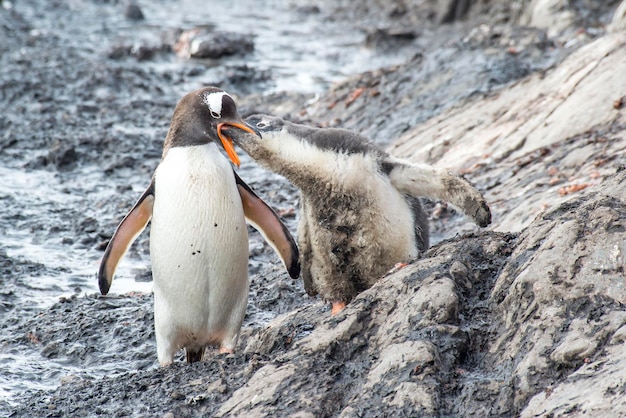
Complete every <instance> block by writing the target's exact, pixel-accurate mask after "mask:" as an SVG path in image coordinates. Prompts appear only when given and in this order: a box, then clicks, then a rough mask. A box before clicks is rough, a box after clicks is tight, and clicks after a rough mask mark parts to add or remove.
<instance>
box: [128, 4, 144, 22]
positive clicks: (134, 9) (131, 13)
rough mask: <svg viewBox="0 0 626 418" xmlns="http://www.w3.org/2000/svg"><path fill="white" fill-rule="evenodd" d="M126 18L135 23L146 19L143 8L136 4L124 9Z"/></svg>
mask: <svg viewBox="0 0 626 418" xmlns="http://www.w3.org/2000/svg"><path fill="white" fill-rule="evenodd" d="M124 17H125V18H126V19H128V20H134V21H139V20H144V19H145V17H144V15H143V11H142V10H141V7H139V5H138V4H136V3H134V2H130V3H128V4H127V5H126V8H125V9H124Z"/></svg>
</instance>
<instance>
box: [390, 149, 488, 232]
mask: <svg viewBox="0 0 626 418" xmlns="http://www.w3.org/2000/svg"><path fill="white" fill-rule="evenodd" d="M382 167H383V171H384V172H386V173H387V174H388V176H389V180H390V181H391V184H392V185H393V186H394V187H395V188H396V189H397V190H399V191H400V192H402V193H406V194H409V195H412V196H422V197H430V198H435V199H441V200H445V201H446V202H449V203H451V204H453V205H454V206H456V207H458V208H459V209H461V211H463V213H465V215H467V216H470V217H471V218H472V219H473V220H474V222H475V223H476V224H478V225H479V226H482V227H485V226H487V225H489V224H490V223H491V211H490V210H489V206H488V205H487V202H486V201H485V199H484V198H483V196H482V195H481V194H480V192H479V191H478V190H476V188H474V186H472V185H471V184H470V182H469V181H467V180H465V179H464V178H463V177H460V176H455V175H453V174H451V173H449V172H448V171H447V170H444V169H441V168H437V167H433V166H430V165H426V164H413V163H410V162H408V161H404V160H400V159H398V158H393V157H388V158H386V159H385V160H384V161H383V162H382Z"/></svg>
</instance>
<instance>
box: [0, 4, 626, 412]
mask: <svg viewBox="0 0 626 418" xmlns="http://www.w3.org/2000/svg"><path fill="white" fill-rule="evenodd" d="M30 3H31V4H29V5H26V4H23V3H22V2H21V1H17V0H16V1H15V2H7V1H6V0H5V1H3V2H0V39H2V42H0V167H1V169H2V170H4V171H3V172H2V173H3V174H5V173H14V172H17V171H23V172H24V173H26V174H28V175H29V176H30V177H28V179H41V180H42V181H50V186H49V191H48V192H47V193H44V194H43V195H42V194H41V192H37V193H39V194H38V195H34V196H33V193H32V192H30V191H29V190H30V189H29V187H37V186H38V184H36V183H37V182H35V180H29V181H28V182H27V181H24V182H23V183H22V180H19V179H18V180H5V181H3V182H1V181H0V185H1V187H0V201H2V202H3V204H4V210H3V213H2V214H1V215H0V234H1V235H3V236H4V237H5V239H4V240H3V241H0V272H1V276H0V329H1V330H2V332H1V333H0V384H2V388H3V389H2V391H0V395H1V396H2V397H4V398H5V399H2V397H0V415H2V416H12V417H22V416H24V417H26V416H28V417H31V416H41V417H62V416H97V415H104V416H159V417H200V416H298V417H322V416H323V417H379V416H407V417H415V416H418V417H456V416H463V417H467V416H501V417H510V416H522V417H551V416H576V417H578V416H581V417H586V416H589V417H592V416H603V417H613V416H615V417H618V416H623V415H626V351H625V350H624V342H625V340H626V310H625V308H624V305H625V304H626V283H625V281H626V271H625V269H626V78H625V76H624V74H626V2H625V1H605V2H587V1H560V0H549V1H530V0H518V1H512V2H504V1H495V0H494V1H481V2H478V1H466V2H457V1H445V2H417V3H419V4H409V3H410V2H403V1H392V2H385V1H379V0H368V1H365V2H359V3H358V6H355V5H354V2H350V1H343V0H342V1H333V2H326V1H324V2H320V3H319V4H318V5H317V6H313V7H311V6H309V5H308V4H309V3H308V2H304V1H302V2H300V1H292V2H290V3H289V9H288V13H290V14H292V15H293V16H297V17H298V18H302V19H304V18H305V17H306V18H308V19H314V21H320V22H334V21H338V22H341V23H342V24H345V25H346V26H349V27H351V28H356V29H358V30H360V31H361V32H362V33H363V40H362V45H361V47H362V48H365V49H367V50H368V51H371V52H372V53H373V54H375V55H377V56H379V58H381V59H380V61H383V62H384V61H385V59H386V57H389V60H390V61H393V62H394V64H393V65H389V66H382V67H381V68H379V69H375V70H371V71H365V72H359V73H357V72H355V73H354V74H352V75H349V76H347V77H345V78H344V79H342V80H341V81H338V82H336V83H334V84H332V85H331V86H330V87H328V88H327V89H324V90H323V91H320V92H294V91H273V92H271V93H268V92H267V91H266V88H267V86H268V85H269V84H271V83H272V74H274V73H273V72H272V69H271V68H270V69H255V68H253V67H242V66H240V65H238V64H237V65H232V66H230V67H228V70H227V71H225V72H223V73H220V74H222V75H221V76H220V77H218V78H211V77H208V76H206V75H205V71H209V70H205V67H204V66H205V65H207V63H206V62H203V63H200V61H193V60H199V59H198V58H180V59H189V60H192V61H190V62H191V63H192V64H189V63H187V64H186V65H182V64H180V63H177V64H176V65H173V64H172V63H171V62H172V61H168V60H169V58H164V57H170V56H175V54H176V52H175V51H174V48H173V47H174V44H175V43H176V41H178V40H180V33H178V32H177V33H169V32H168V33H165V34H164V33H162V32H159V31H158V29H156V28H154V27H152V26H150V25H148V28H147V29H146V28H144V33H148V34H150V33H151V32H150V31H151V30H152V31H154V33H155V34H158V36H157V35H155V36H154V37H155V38H158V39H159V41H157V42H153V43H150V42H148V41H140V42H138V43H136V44H130V43H124V42H119V40H118V38H116V37H115V36H114V33H111V32H114V31H111V30H110V29H109V30H108V29H106V26H107V25H111V26H112V27H124V25H127V24H131V23H124V22H127V21H134V20H132V19H129V18H128V17H125V16H124V13H125V11H126V7H127V4H126V3H122V2H116V1H100V0H97V1H96V0H80V1H77V2H72V4H71V5H70V4H67V3H65V2H60V1H53V2H46V1H43V0H41V1H39V0H37V1H33V2H30ZM158 3H159V5H160V6H161V7H166V6H168V5H169V4H170V3H171V2H169V1H166V0H163V1H160V2H158ZM431 3H432V4H431ZM139 6H143V7H142V9H143V13H142V14H143V15H145V16H146V19H149V11H150V8H149V7H148V6H147V5H143V4H142V3H141V2H139ZM152 7H154V6H152ZM168 7H169V6H168ZM96 12H97V13H98V19H99V21H100V22H101V23H99V24H94V23H93V22H94V21H93V20H90V19H94V18H93V17H90V16H95V15H94V13H96ZM132 16H139V15H137V14H136V10H135V11H134V12H133V15H132ZM133 19H137V20H139V21H140V20H141V19H140V18H138V17H136V18H133ZM102 22H103V23H102ZM344 22H345V23H344ZM115 25H118V26H115ZM151 28H152V29H151ZM181 29H182V28H181ZM218 29H220V32H219V33H220V36H222V35H224V33H227V31H224V30H223V28H218ZM180 32H182V30H181V31H180ZM319 37H324V33H319ZM218 38H219V37H217V38H216V39H218ZM94 39H104V41H102V43H98V42H94ZM224 39H227V40H228V42H233V41H236V40H237V39H238V38H237V37H231V38H228V37H226V38H224ZM241 42H245V43H246V44H245V45H244V47H243V49H241V50H238V49H237V48H235V47H232V48H234V50H237V51H239V52H238V53H239V54H244V59H246V57H249V58H250V59H252V58H251V57H253V54H256V53H258V45H256V46H255V47H253V48H250V45H249V42H250V39H249V38H248V37H243V38H241ZM252 42H254V38H253V41H252ZM129 45H130V46H129ZM245 54H248V55H245ZM399 56H401V57H404V59H403V60H401V61H400V62H401V63H399V64H398V62H399V61H397V59H398V57H399ZM216 59H221V58H216ZM164 63H165V64H164ZM195 63H198V64H197V65H196V64H195ZM218 65H220V64H219V63H218ZM224 65H226V64H224ZM276 65H277V66H278V64H276ZM209 67H210V66H207V67H206V68H209ZM207 82H212V83H213V82H214V83H215V84H220V85H222V86H223V87H224V88H226V89H227V90H229V91H231V92H232V93H233V95H235V96H236V98H237V103H238V105H239V108H240V111H241V113H242V114H244V115H245V114H250V113H256V112H263V113H275V114H277V115H279V116H282V117H285V118H289V119H292V120H295V121H301V122H305V123H310V124H315V125H319V126H341V127H344V128H349V129H354V130H358V131H360V132H362V133H364V134H365V135H367V136H368V137H370V138H372V139H373V140H374V141H376V142H377V143H379V144H380V145H382V146H384V147H386V148H387V149H388V150H389V151H390V152H391V153H392V154H394V155H396V156H398V157H401V158H406V159H409V160H412V161H415V162H425V163H429V164H433V165H437V166H441V167H445V168H447V169H449V170H450V171H452V172H455V173H458V174H462V175H464V176H465V177H466V178H467V179H468V180H470V181H471V182H472V183H473V184H474V185H476V187H477V188H478V189H479V190H481V191H482V192H483V193H484V194H485V197H486V199H487V201H488V202H489V204H490V206H491V210H492V213H493V224H492V225H491V226H490V228H488V230H486V231H479V230H478V229H477V228H476V227H475V226H474V225H473V223H472V222H471V221H470V220H468V219H465V218H463V217H462V216H461V215H459V214H457V213H456V212H455V211H454V209H453V208H451V207H448V206H447V205H446V204H445V203H444V202H426V205H425V206H426V208H427V209H428V213H429V217H430V225H431V229H432V235H433V241H434V242H435V244H434V245H432V247H431V249H430V250H429V251H427V252H426V253H425V254H424V255H423V256H422V257H421V258H420V259H419V260H417V261H415V262H414V263H412V264H410V265H409V266H407V267H405V268H403V269H401V270H400V271H398V272H395V273H391V274H388V275H387V276H385V277H384V278H382V279H381V281H380V282H379V283H378V284H376V285H375V286H374V287H372V288H371V289H369V290H367V291H365V292H363V293H362V294H360V295H359V296H358V297H357V298H356V299H355V300H354V301H353V302H352V303H350V304H349V305H348V307H347V308H346V309H345V310H344V311H343V312H342V313H340V314H339V315H336V316H333V317H331V316H330V310H329V307H328V306H327V305H325V304H324V303H322V302H321V301H320V300H316V299H311V298H308V297H307V296H306V294H305V292H304V290H303V286H302V283H301V282H300V281H292V280H291V279H290V278H289V277H288V276H287V274H286V272H284V270H283V268H282V266H281V265H280V262H279V261H278V259H277V258H276V256H275V255H274V254H273V253H272V251H271V249H270V248H268V246H267V245H266V244H264V242H263V240H262V239H261V237H260V236H259V235H258V234H257V233H256V232H254V231H253V230H252V229H250V234H251V236H250V237H251V238H250V239H251V243H250V249H251V258H250V273H251V274H250V276H251V294H250V301H249V306H248V312H247V315H246V319H245V322H244V327H243V329H242V335H241V338H240V341H239V346H238V350H237V352H236V353H235V354H234V355H218V354H217V353H216V352H210V353H207V355H206V356H205V359H204V361H203V362H200V363H194V364H192V365H188V364H185V363H183V362H182V358H180V359H179V360H178V361H177V362H175V363H174V364H173V365H172V366H171V367H168V368H160V367H158V365H157V362H156V346H155V342H154V331H153V322H152V321H153V316H152V315H153V314H152V296H151V294H150V293H144V292H130V293H121V294H113V295H110V296H107V297H102V296H99V295H98V294H97V293H96V292H95V291H94V290H89V289H94V287H89V286H92V285H87V284H85V282H84V281H83V280H88V281H91V280H94V283H93V285H95V277H94V276H88V275H87V276H86V277H83V276H84V274H83V273H82V271H80V272H79V271H76V269H75V268H74V267H68V266H64V265H63V263H60V264H61V265H58V264H53V263H50V262H47V261H42V260H48V259H47V258H45V257H43V256H42V257H41V258H38V257H36V256H34V255H32V254H30V255H20V254H19V252H17V251H16V250H15V249H14V248H15V242H16V240H18V239H21V240H23V241H25V242H28V243H30V244H32V245H38V244H40V243H42V242H43V243H52V244H53V245H55V246H56V247H54V248H56V249H57V250H58V256H56V257H57V258H60V259H62V257H63V254H64V253H77V254H82V257H84V264H85V265H86V266H85V270H88V271H91V270H93V274H94V275H95V271H96V269H97V262H98V259H99V257H100V256H101V255H102V251H103V248H104V247H103V245H104V243H106V240H107V239H108V238H109V237H110V235H111V233H112V232H113V230H114V228H115V226H116V225H117V223H118V222H119V219H120V217H121V216H123V214H124V213H125V211H126V210H127V209H128V207H129V206H130V205H131V204H132V202H133V201H134V199H136V198H137V196H138V194H137V191H138V190H141V189H142V188H143V187H145V185H146V184H147V181H148V180H149V178H150V175H151V174H152V170H154V167H155V166H156V164H157V163H158V161H159V158H160V151H161V145H162V141H163V138H164V134H165V132H166V130H167V126H168V123H169V118H170V117H171V112H172V111H173V107H174V105H175V103H176V101H177V100H178V98H180V96H182V95H183V94H184V93H185V92H187V91H189V90H191V88H195V87H196V86H197V85H199V84H204V83H207ZM239 173H240V175H241V176H242V178H244V179H245V180H246V181H247V182H248V183H249V184H250V185H251V186H252V187H254V188H255V190H256V191H257V192H258V193H259V194H260V195H261V196H263V198H264V199H265V200H266V201H268V202H269V203H270V204H271V205H272V206H273V207H274V208H275V209H276V210H277V211H278V212H279V213H281V214H282V215H283V218H284V220H285V222H286V224H287V225H288V227H289V228H290V229H291V230H292V233H294V234H295V225H296V220H297V216H298V195H297V191H296V190H295V188H294V187H292V186H291V185H289V184H288V183H287V182H286V181H285V180H284V179H282V178H280V177H278V176H276V175H273V174H271V173H267V172H264V171H263V170H262V169H260V168H258V167H257V166H256V165H255V164H254V163H253V162H252V161H250V160H249V159H244V160H243V163H242V169H241V170H240V171H239ZM33 182H34V183H33ZM12 183H16V185H15V186H14V188H10V187H9V186H11V185H12ZM24 202H27V203H28V205H27V206H25V205H24ZM148 236H149V235H148V234H145V233H144V235H142V237H141V238H140V239H139V240H138V242H137V243H136V244H135V246H134V247H133V250H132V251H131V253H130V254H129V255H128V257H129V259H130V260H132V261H133V264H134V265H140V266H142V267H139V268H137V269H136V270H133V271H134V274H135V275H136V280H139V281H141V282H146V281H150V280H151V275H150V270H149V257H148V246H147V243H148ZM16 237H17V238H16ZM44 279H45V280H44ZM55 280H58V282H59V283H60V282H62V281H63V282H64V283H69V284H70V285H69V286H70V287H74V288H75V291H74V292H73V294H70V295H65V296H63V297H61V298H59V297H58V296H56V297H55V295H56V294H58V293H60V292H61V290H60V285H58V286H57V287H55V284H54V283H55ZM51 283H52V284H51ZM113 291H114V292H113V293H115V284H114V288H113ZM42 295H45V297H47V298H51V299H53V300H55V302H54V303H51V304H48V305H46V306H44V307H40V306H39V304H37V303H35V301H36V300H38V298H41V297H42ZM44 381H45V382H54V383H53V384H52V387H50V385H49V384H48V383H46V384H44V383H45V382H44ZM7 382H10V383H7ZM37 382H39V384H41V385H42V387H41V388H37ZM7 388H8V389H7Z"/></svg>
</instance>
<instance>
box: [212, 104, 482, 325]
mask: <svg viewBox="0 0 626 418" xmlns="http://www.w3.org/2000/svg"><path fill="white" fill-rule="evenodd" d="M246 121H247V123H248V124H249V125H251V126H253V127H255V128H256V129H258V130H259V131H260V132H261V134H262V138H260V137H259V136H257V135H252V134H250V133H249V132H245V131H242V130H234V129H228V130H225V131H224V134H225V135H226V136H228V137H229V138H231V139H232V140H233V141H234V142H235V143H236V144H237V145H239V146H240V147H241V148H242V149H243V150H245V151H246V152H247V153H248V154H249V155H250V156H251V157H252V158H254V159H255V160H256V161H257V162H259V163H260V164H261V165H263V166H265V167H266V168H268V169H269V170H271V171H274V172H276V173H278V174H281V175H282V176H284V177H285V178H287V180H289V181H290V182H291V183H293V184H294V185H295V186H296V187H298V188H299V189H300V191H301V198H300V221H299V224H298V245H299V247H300V263H301V266H302V278H303V280H304V285H305V289H306V291H307V293H308V294H309V295H311V296H314V295H316V294H320V295H321V296H322V297H323V298H324V299H325V300H327V301H329V302H331V303H332V313H333V314H335V313H337V312H339V311H341V310H342V309H343V308H344V307H345V305H346V304H347V303H348V302H350V300H352V299H353V298H354V297H355V296H356V295H357V294H358V293H359V292H361V291H363V290H365V289H368V288H369V287H371V286H372V285H373V284H374V283H375V282H376V281H378V280H379V279H380V278H381V277H382V276H383V275H384V274H385V273H386V272H387V271H389V270H390V269H391V268H392V267H393V266H394V265H395V264H396V263H400V262H408V261H409V260H411V259H412V258H414V257H416V256H417V255H418V254H419V253H420V252H424V251H425V250H426V249H427V248H428V245H429V239H428V220H427V217H426V215H425V213H424V210H423V208H422V205H421V204H420V201H419V198H418V196H423V197H430V198H436V199H442V200H445V201H448V202H450V203H451V204H453V205H455V206H457V207H459V208H460V209H461V210H462V211H463V213H465V214H466V215H468V216H470V217H471V218H472V219H473V220H474V222H475V223H477V224H478V225H480V226H481V227H485V226H487V225H489V223H491V213H490V211H489V207H488V206H487V203H486V202H485V200H484V199H483V197H482V195H481V194H480V192H478V190H476V189H475V188H474V187H473V186H472V185H471V184H470V183H469V182H468V181H466V180H465V179H463V178H462V177H458V176H454V175H452V174H450V173H449V172H447V171H446V170H442V169H439V168H436V167H432V166H429V165H425V164H413V163H411V162H409V161H406V160H401V159H398V158H394V157H392V156H390V155H389V154H387V153H386V152H385V151H383V150H382V149H381V148H379V147H377V146H376V145H374V144H373V143H371V142H370V141H368V140H367V139H366V138H364V137H363V136H361V135H359V134H357V133H355V132H352V131H349V130H345V129H320V128H313V127H309V126H305V125H298V124H294V123H291V122H288V121H285V120H282V119H280V118H277V117H273V116H268V115H253V116H250V117H249V118H247V119H246Z"/></svg>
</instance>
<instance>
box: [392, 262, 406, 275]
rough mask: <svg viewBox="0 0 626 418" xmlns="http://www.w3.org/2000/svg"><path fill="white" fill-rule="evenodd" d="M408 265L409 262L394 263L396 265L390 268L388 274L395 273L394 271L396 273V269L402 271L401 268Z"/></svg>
mask: <svg viewBox="0 0 626 418" xmlns="http://www.w3.org/2000/svg"><path fill="white" fill-rule="evenodd" d="M408 265H409V263H396V264H394V266H393V267H392V268H391V270H389V271H388V272H387V274H393V273H395V272H396V271H400V270H402V269H403V268H405V267H406V266H408Z"/></svg>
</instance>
